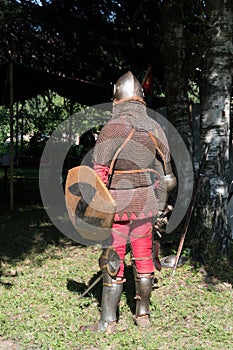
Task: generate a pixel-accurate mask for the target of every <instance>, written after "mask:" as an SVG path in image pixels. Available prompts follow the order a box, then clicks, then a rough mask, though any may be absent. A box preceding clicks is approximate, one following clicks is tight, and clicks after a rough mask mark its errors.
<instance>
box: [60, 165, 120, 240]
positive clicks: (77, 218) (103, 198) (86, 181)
mask: <svg viewBox="0 0 233 350" xmlns="http://www.w3.org/2000/svg"><path fill="white" fill-rule="evenodd" d="M65 200H66V207H67V211H68V214H69V217H70V219H71V222H72V224H73V225H74V227H75V228H76V230H77V231H78V233H79V234H80V235H81V236H82V237H83V238H85V239H87V240H92V241H104V240H105V239H107V238H108V237H109V236H110V234H111V227H112V223H113V218H114V215H115V212H116V205H115V202H114V200H113V198H112V196H111V194H110V192H109V191H108V189H107V187H106V185H105V184H104V183H103V181H102V180H101V178H100V177H99V175H98V174H97V173H96V172H95V171H94V170H93V169H92V168H90V167H88V166H85V165H80V166H77V167H75V168H72V169H70V170H69V172H68V175H67V179H66V186H65Z"/></svg>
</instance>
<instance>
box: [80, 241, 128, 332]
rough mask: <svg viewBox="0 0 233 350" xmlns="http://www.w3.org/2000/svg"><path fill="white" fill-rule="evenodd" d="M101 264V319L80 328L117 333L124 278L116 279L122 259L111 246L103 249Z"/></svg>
mask: <svg viewBox="0 0 233 350" xmlns="http://www.w3.org/2000/svg"><path fill="white" fill-rule="evenodd" d="M99 266H100V268H101V270H102V273H103V289H102V301H101V314H100V320H99V321H98V322H97V323H95V324H93V325H89V326H82V327H81V328H80V330H83V331H86V330H90V331H92V332H98V331H102V332H106V333H107V334H111V333H115V328H116V322H117V307H118V304H119V302H120V297H121V293H122V291H123V283H124V280H123V279H122V278H119V279H117V278H116V279H114V276H115V275H116V274H117V272H118V270H119V266H120V259H119V256H118V254H117V253H116V251H115V250H114V249H113V248H112V247H110V248H106V249H103V252H102V254H101V256H100V258H99Z"/></svg>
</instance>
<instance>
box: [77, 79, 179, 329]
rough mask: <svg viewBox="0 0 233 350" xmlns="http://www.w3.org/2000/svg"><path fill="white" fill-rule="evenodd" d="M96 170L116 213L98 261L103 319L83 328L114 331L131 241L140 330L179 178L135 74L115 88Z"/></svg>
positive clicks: (96, 153) (147, 321)
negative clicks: (164, 218)
mask: <svg viewBox="0 0 233 350" xmlns="http://www.w3.org/2000/svg"><path fill="white" fill-rule="evenodd" d="M94 169H95V171H96V172H97V173H98V174H99V176H100V177H101V179H102V180H103V182H104V183H105V184H106V185H107V186H108V188H109V191H110V193H111V195H112V197H113V199H114V200H115V203H116V213H115V217H114V222H113V225H112V235H111V242H110V243H109V248H104V249H103V253H102V255H101V257H100V259H99V265H100V268H101V269H102V271H103V290H102V301H101V316H100V320H99V321H98V322H97V323H96V324H94V325H90V326H82V327H81V330H87V329H89V330H92V331H103V332H106V333H114V332H115V329H116V324H117V307H118V304H119V301H120V297H121V293H122V291H123V283H124V282H125V278H124V259H125V255H126V252H127V251H126V248H127V244H128V243H130V245H131V251H132V260H133V264H134V268H135V287H136V288H135V289H136V296H135V299H136V311H135V316H134V321H135V324H136V325H137V326H138V327H149V326H150V310H149V306H150V297H151V291H152V286H153V281H154V268H155V267H154V262H153V251H152V250H153V249H152V246H153V237H152V229H153V224H154V222H155V219H156V218H158V217H159V216H160V214H161V213H162V212H163V211H164V210H165V208H166V206H167V199H168V193H169V191H171V190H172V189H173V188H174V187H175V186H176V178H175V176H174V175H173V172H172V168H171V158H170V152H169V146H168V141H167V138H166V136H165V133H164V131H163V130H162V128H161V126H160V125H159V124H158V123H157V122H156V121H154V120H153V119H152V118H150V117H149V116H148V115H147V111H146V104H145V101H144V94H143V89H142V87H141V85H140V83H139V81H138V80H137V79H136V78H135V76H134V75H133V74H132V73H131V72H127V73H126V74H124V75H123V76H121V77H120V78H119V79H118V81H117V82H116V84H115V86H114V93H113V116H112V119H111V120H110V121H109V122H108V123H107V124H106V125H105V126H104V127H103V128H102V130H101V132H100V134H99V137H98V139H97V142H96V145H95V149H94ZM117 261H119V264H117V263H116V262H117ZM109 266H115V268H116V269H115V270H114V269H113V270H111V268H109Z"/></svg>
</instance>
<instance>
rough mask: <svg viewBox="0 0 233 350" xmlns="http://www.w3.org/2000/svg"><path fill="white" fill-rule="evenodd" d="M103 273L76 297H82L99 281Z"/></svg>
mask: <svg viewBox="0 0 233 350" xmlns="http://www.w3.org/2000/svg"><path fill="white" fill-rule="evenodd" d="M102 278H103V275H102V274H101V275H100V276H99V277H98V278H96V280H95V281H94V282H93V283H92V284H91V285H90V286H89V287H88V288H87V289H86V290H85V291H84V292H83V293H82V294H81V295H80V296H79V298H78V299H82V298H83V297H84V296H85V295H86V294H87V293H88V292H89V291H90V290H91V289H92V288H93V287H94V286H95V285H96V284H97V283H98V282H99V281H101V280H102Z"/></svg>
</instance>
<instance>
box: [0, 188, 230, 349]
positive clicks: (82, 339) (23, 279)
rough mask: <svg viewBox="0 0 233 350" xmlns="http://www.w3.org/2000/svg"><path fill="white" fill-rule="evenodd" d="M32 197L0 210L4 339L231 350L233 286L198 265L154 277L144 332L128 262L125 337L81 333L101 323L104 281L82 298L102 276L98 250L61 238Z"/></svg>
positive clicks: (26, 345) (61, 345)
mask: <svg viewBox="0 0 233 350" xmlns="http://www.w3.org/2000/svg"><path fill="white" fill-rule="evenodd" d="M1 193H2V192H1ZM30 193H31V195H28V196H25V195H22V196H20V194H16V196H17V201H18V202H17V205H16V207H15V209H14V210H13V211H10V210H9V209H8V206H7V202H6V201H3V202H2V203H3V204H2V205H1V212H0V232H1V234H0V257H1V259H0V260H1V266H0V272H1V277H0V307H1V313H0V340H2V341H4V340H11V341H15V342H16V346H17V347H15V348H16V349H17V350H18V349H20V350H29V349H36V350H39V349H43V350H76V349H109V350H110V349H112V350H113V349H117V350H118V349H119V350H120V349H130V350H131V349H132V350H133V349H137V350H141V349H149V350H155V349H160V350H165V349H166V350H167V349H177V350H180V349H189V350H194V349H205V350H206V349H208V350H209V349H221V350H224V349H232V348H233V345H232V344H233V311H232V296H233V291H232V285H231V283H230V280H229V279H228V278H227V277H226V278H225V279H222V280H221V281H220V280H218V279H217V278H208V276H206V275H205V271H204V270H202V269H200V268H194V267H193V265H192V262H188V263H187V264H185V265H184V266H183V267H180V268H178V269H177V271H176V274H175V276H174V277H172V274H171V272H172V271H171V270H170V269H163V270H162V271H161V272H160V273H159V272H156V274H155V277H156V278H155V285H154V289H153V292H152V298H151V321H152V327H151V328H150V329H148V330H140V331H139V330H138V329H137V328H136V327H135V325H134V324H133V317H132V316H133V307H134V299H133V296H134V282H133V275H132V271H131V268H132V267H131V263H130V260H129V259H128V260H127V276H128V278H127V283H126V284H125V291H124V293H123V295H122V298H121V302H120V320H119V332H118V333H117V334H115V335H111V336H107V335H105V334H91V333H89V332H87V333H82V332H80V331H79V327H80V326H81V325H83V324H89V323H92V322H95V321H96V320H97V319H98V317H99V301H100V298H101V282H99V283H98V284H97V285H96V286H95V287H94V288H93V289H92V290H91V292H90V293H89V294H88V295H86V296H85V297H84V298H82V299H79V295H80V294H81V293H82V292H83V291H84V290H85V289H86V288H87V287H88V285H89V284H90V283H91V282H92V281H93V280H94V279H95V278H96V277H98V275H99V273H98V270H99V267H98V257H99V255H100V252H101V251H100V248H99V247H95V248H94V247H83V246H80V245H78V244H76V243H75V242H73V241H70V240H69V239H68V238H66V237H65V236H63V235H62V234H60V233H59V232H58V231H57V229H56V228H55V227H54V226H53V225H52V224H51V222H50V220H49V218H48V216H47V214H46V212H45V211H44V209H43V207H42V205H41V203H40V201H39V197H38V196H37V195H38V194H37V195H36V194H35V196H34V197H33V196H32V192H30ZM0 349H2V348H1V344H0ZM6 350H8V349H6Z"/></svg>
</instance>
